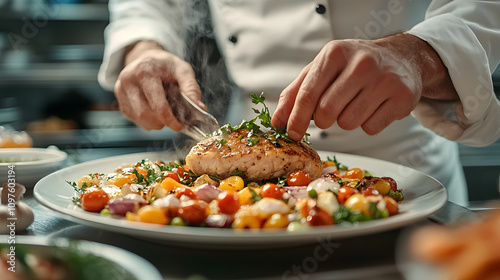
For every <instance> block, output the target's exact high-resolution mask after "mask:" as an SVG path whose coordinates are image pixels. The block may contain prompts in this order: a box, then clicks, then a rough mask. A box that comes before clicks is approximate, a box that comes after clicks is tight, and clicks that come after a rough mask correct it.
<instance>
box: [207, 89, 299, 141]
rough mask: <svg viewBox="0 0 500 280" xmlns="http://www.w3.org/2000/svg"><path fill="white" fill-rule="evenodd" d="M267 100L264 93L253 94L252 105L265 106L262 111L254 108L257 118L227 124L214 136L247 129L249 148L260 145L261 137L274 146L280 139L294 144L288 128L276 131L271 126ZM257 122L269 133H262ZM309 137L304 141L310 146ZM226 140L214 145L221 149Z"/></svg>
mask: <svg viewBox="0 0 500 280" xmlns="http://www.w3.org/2000/svg"><path fill="white" fill-rule="evenodd" d="M265 100H266V98H265V97H264V93H261V94H260V95H256V94H252V103H253V104H255V105H259V104H262V105H263V108H262V109H260V110H259V109H255V108H252V109H253V111H254V112H255V114H257V116H256V117H255V118H253V119H251V120H249V121H243V122H242V123H241V124H239V125H237V126H232V125H231V124H230V123H229V124H226V125H224V126H222V127H221V128H220V129H219V130H218V131H217V132H215V133H214V135H215V136H223V137H225V136H227V135H228V134H229V133H231V132H233V131H237V130H241V129H246V130H248V134H247V142H246V145H247V146H254V145H257V144H259V143H260V138H261V137H265V138H266V139H267V140H269V141H270V142H271V143H272V144H273V145H278V143H279V142H278V141H279V139H282V140H284V141H286V142H293V140H292V139H290V137H289V136H288V133H287V132H286V127H284V128H281V129H276V128H274V127H273V125H272V124H271V114H270V112H269V108H268V107H267V106H266V104H265ZM257 120H259V121H260V125H262V126H263V127H264V128H267V129H268V131H267V132H264V131H262V129H261V126H260V125H258V124H257ZM308 137H309V134H308V133H306V134H305V136H304V139H302V141H303V142H305V143H307V144H309V141H308ZM224 139H225V138H223V139H218V140H214V143H216V144H217V145H218V146H219V147H221V146H222V145H224V144H225V143H227V140H226V141H224Z"/></svg>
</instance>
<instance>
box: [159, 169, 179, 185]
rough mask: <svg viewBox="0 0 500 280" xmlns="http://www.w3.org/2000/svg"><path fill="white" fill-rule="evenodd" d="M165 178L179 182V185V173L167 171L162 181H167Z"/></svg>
mask: <svg viewBox="0 0 500 280" xmlns="http://www.w3.org/2000/svg"><path fill="white" fill-rule="evenodd" d="M165 178H172V179H174V180H175V181H177V182H178V183H179V181H180V180H179V175H177V172H174V171H167V172H165V173H163V178H162V179H161V180H162V181H163V180H165Z"/></svg>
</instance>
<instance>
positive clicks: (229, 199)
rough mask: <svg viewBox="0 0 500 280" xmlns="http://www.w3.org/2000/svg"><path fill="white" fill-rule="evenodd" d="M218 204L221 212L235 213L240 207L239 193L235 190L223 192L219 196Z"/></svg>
mask: <svg viewBox="0 0 500 280" xmlns="http://www.w3.org/2000/svg"><path fill="white" fill-rule="evenodd" d="M217 204H218V205H219V209H220V211H221V213H224V214H229V215H231V214H234V213H236V211H238V209H240V199H239V197H238V194H237V193H235V192H231V191H228V192H221V193H220V194H219V195H218V196H217Z"/></svg>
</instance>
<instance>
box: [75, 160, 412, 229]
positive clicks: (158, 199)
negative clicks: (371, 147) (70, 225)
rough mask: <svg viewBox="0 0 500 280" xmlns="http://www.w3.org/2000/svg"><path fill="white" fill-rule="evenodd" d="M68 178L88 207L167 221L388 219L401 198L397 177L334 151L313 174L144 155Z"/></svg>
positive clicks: (237, 224) (239, 223)
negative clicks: (221, 174) (259, 173)
mask: <svg viewBox="0 0 500 280" xmlns="http://www.w3.org/2000/svg"><path fill="white" fill-rule="evenodd" d="M68 183H69V184H70V185H71V186H72V187H73V188H74V189H75V191H76V195H75V197H73V198H72V199H73V202H74V203H75V204H77V205H79V206H80V207H81V208H82V209H83V210H85V211H89V212H96V213H100V214H101V215H107V216H110V218H121V219H126V220H129V221H137V222H144V223H154V224H161V225H168V226H198V227H215V228H233V229H252V230H260V229H283V230H288V231H297V230H301V229H304V228H307V227H311V226H327V225H334V224H343V223H357V222H362V221H370V220H375V219H383V218H387V217H390V216H393V215H397V214H398V213H399V207H398V205H399V203H400V202H401V201H402V200H403V199H404V197H403V193H402V191H401V190H400V189H398V185H397V183H396V181H395V180H394V179H392V178H390V177H375V176H373V175H372V174H370V173H369V172H368V171H366V170H363V169H361V168H357V167H355V168H348V167H347V166H344V165H342V164H340V163H339V162H338V161H337V160H336V158H335V157H333V158H328V159H327V160H326V161H323V175H322V176H321V177H319V178H317V179H315V180H311V178H310V176H309V174H307V173H305V172H303V171H300V170H299V171H295V172H293V173H291V174H290V175H289V176H288V177H281V178H276V179H274V180H269V181H258V182H257V181H248V180H246V179H245V174H244V173H243V172H239V171H238V170H235V171H234V172H233V174H232V175H231V176H230V177H227V178H218V177H213V176H209V175H207V174H202V175H196V174H194V173H193V172H191V171H190V170H188V169H187V168H186V167H185V165H183V164H182V163H181V162H162V161H149V160H147V159H144V160H142V161H140V162H138V163H136V164H130V165H125V166H121V167H119V168H117V169H116V170H115V171H114V172H113V173H110V174H99V173H95V174H89V175H85V176H83V177H81V178H80V179H79V180H78V181H77V182H68Z"/></svg>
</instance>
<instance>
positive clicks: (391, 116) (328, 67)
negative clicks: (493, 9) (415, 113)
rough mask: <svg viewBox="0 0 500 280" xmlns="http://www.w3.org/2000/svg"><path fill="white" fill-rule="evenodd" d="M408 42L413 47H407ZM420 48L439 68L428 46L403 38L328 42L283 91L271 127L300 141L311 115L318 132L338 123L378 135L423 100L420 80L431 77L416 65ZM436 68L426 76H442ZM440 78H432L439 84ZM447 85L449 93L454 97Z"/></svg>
mask: <svg viewBox="0 0 500 280" xmlns="http://www.w3.org/2000/svg"><path fill="white" fill-rule="evenodd" d="M408 36H410V37H408ZM408 40H410V41H411V42H405V41H408ZM412 40H418V41H420V42H415V41H412ZM406 43H407V44H406ZM422 44H424V45H422ZM420 46H423V48H424V49H425V51H429V52H430V53H429V54H428V55H429V60H431V59H432V60H436V59H437V60H438V61H439V62H440V63H441V64H442V62H441V60H440V58H439V56H437V54H436V53H435V51H434V50H433V49H432V47H430V46H429V45H428V44H427V43H425V42H424V41H421V40H420V39H419V38H417V37H414V36H412V35H407V34H400V35H394V36H392V37H387V38H383V39H378V40H334V41H331V42H329V43H328V44H327V45H325V47H323V49H322V50H321V51H320V53H319V54H318V55H317V56H316V58H315V59H314V60H313V61H312V62H311V63H310V64H309V65H307V66H306V67H305V68H304V69H303V70H302V72H301V73H300V75H299V76H298V77H297V78H296V79H295V81H293V82H292V83H291V84H290V85H289V86H288V87H287V88H286V89H285V90H283V92H282V93H281V95H280V99H279V103H278V107H277V109H276V112H275V113H274V115H273V118H272V124H273V126H274V127H276V128H282V127H285V126H286V127H287V132H288V134H289V136H290V138H291V139H293V140H296V141H299V140H300V139H302V137H303V136H304V134H305V132H306V130H307V128H308V126H309V123H310V120H311V117H312V116H314V122H315V124H316V125H317V126H318V127H319V128H322V129H326V128H328V127H330V126H332V125H333V124H334V123H335V122H337V124H338V125H339V127H341V128H342V129H345V130H353V129H355V128H357V127H361V128H362V129H363V130H364V131H365V132H366V133H367V134H369V135H374V134H377V133H379V132H380V131H382V130H383V129H384V128H386V127H387V126H388V125H389V124H391V123H392V122H393V121H395V120H399V119H402V118H404V117H406V116H408V115H409V114H410V113H411V111H412V110H413V109H414V108H415V106H416V105H417V103H418V101H419V99H420V97H421V94H422V88H423V84H422V78H426V79H427V78H429V77H428V76H429V75H427V74H429V73H427V74H423V73H422V69H423V68H422V65H421V64H419V63H418V62H417V60H418V59H421V58H422V57H418V56H417V55H415V54H414V52H418V51H420V52H421V53H422V52H423V50H421V49H416V50H415V49H412V48H419V47H420ZM432 52H434V53H432ZM425 55H426V56H427V54H425ZM424 64H425V63H424ZM436 65H437V64H436ZM438 66H439V67H441V66H442V65H438ZM438 66H436V67H435V68H436V69H429V72H433V71H440V72H442V71H443V70H442V69H437V68H438ZM442 67H443V68H444V69H445V70H444V71H445V73H444V74H445V75H441V76H442V77H443V79H446V77H447V78H448V79H449V76H448V73H447V71H446V68H445V67H444V66H442ZM430 74H431V75H432V73H430ZM440 74H443V73H440ZM423 75H424V77H423ZM441 76H435V77H430V78H434V79H435V80H438V79H441ZM437 82H438V83H441V84H443V82H442V81H437ZM446 82H447V83H448V84H451V83H450V82H449V81H446ZM445 84H446V83H445ZM448 84H446V86H447V87H448V90H451V91H453V93H455V94H456V92H454V89H453V90H452V89H449V85H448ZM453 93H451V94H453Z"/></svg>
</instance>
